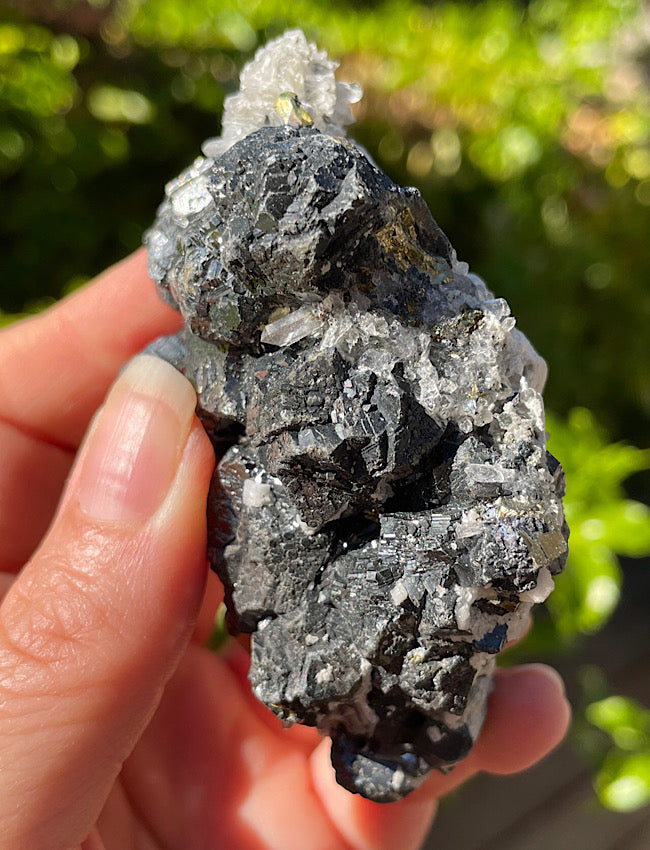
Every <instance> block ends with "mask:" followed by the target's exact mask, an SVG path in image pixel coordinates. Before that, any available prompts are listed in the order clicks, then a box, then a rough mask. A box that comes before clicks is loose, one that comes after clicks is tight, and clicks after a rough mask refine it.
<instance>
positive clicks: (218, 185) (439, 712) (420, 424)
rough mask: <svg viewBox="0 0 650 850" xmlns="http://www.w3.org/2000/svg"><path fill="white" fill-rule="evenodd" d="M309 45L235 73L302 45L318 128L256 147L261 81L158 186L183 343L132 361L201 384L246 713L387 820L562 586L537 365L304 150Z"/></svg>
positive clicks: (314, 134)
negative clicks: (303, 731) (556, 578)
mask: <svg viewBox="0 0 650 850" xmlns="http://www.w3.org/2000/svg"><path fill="white" fill-rule="evenodd" d="M301 38H302V41H301ZM287 39H289V40H288V41H287ZM303 42H304V38H303V37H302V36H300V37H299V36H298V34H296V33H291V34H289V35H288V36H285V37H284V41H283V39H279V40H278V41H277V42H275V43H274V44H273V45H270V46H269V47H267V48H266V54H264V52H263V51H262V53H261V54H258V57H256V59H255V61H254V63H253V64H255V62H257V63H258V66H259V68H261V69H262V70H261V71H260V73H263V74H264V75H265V76H264V80H265V82H264V85H265V86H266V82H267V76H268V68H269V67H270V65H272V64H273V61H275V62H276V63H278V62H284V63H285V64H286V62H287V61H288V60H287V55H288V54H287V50H289V49H290V48H291V49H294V50H295V45H296V44H299V45H300V48H301V50H303V53H300V51H298V54H299V55H297V57H296V55H292V59H293V61H294V66H292V67H291V69H290V70H291V74H292V75H293V76H292V81H293V88H294V89H298V88H301V91H300V92H299V94H300V101H299V104H298V106H296V104H295V103H294V102H293V101H291V103H292V104H293V105H292V109H291V110H285V111H286V112H287V115H289V113H291V114H294V112H295V109H298V108H300V109H303V108H304V109H305V110H306V111H307V112H308V113H309V114H310V115H311V114H312V113H313V114H314V115H315V116H316V119H315V120H314V121H313V126H306V125H307V124H308V122H306V121H290V122H289V124H288V125H286V126H271V122H267V123H269V126H261V125H262V124H263V123H265V121H266V120H267V118H268V113H269V110H272V109H273V108H274V105H275V104H276V102H277V99H278V97H280V95H282V94H283V93H284V94H286V91H285V90H286V89H287V88H288V86H287V85H286V80H284V79H281V80H279V81H278V86H280V87H281V88H280V89H279V90H277V91H274V90H273V89H272V87H271V88H269V87H268V86H266V88H264V86H261V84H260V86H261V88H260V91H262V89H263V92H264V93H265V97H266V100H265V101H264V102H263V103H262V104H261V106H260V105H259V104H257V107H259V108H258V111H259V113H260V115H261V114H264V115H266V116H267V118H266V119H264V120H261V119H259V117H258V124H257V126H258V129H253V128H251V127H250V126H248V125H246V130H247V132H246V133H243V131H241V129H237V128H235V129H234V130H233V129H232V127H231V128H230V130H229V129H228V126H227V125H226V127H225V129H224V134H223V137H222V140H221V142H220V143H216V142H214V141H213V142H211V144H210V145H209V146H208V147H207V149H206V150H207V151H208V153H210V154H211V155H210V156H207V157H205V158H201V159H199V160H197V162H196V163H195V164H194V165H193V166H192V167H191V168H190V169H188V170H187V171H186V172H185V173H184V174H182V175H181V176H180V177H179V178H177V179H176V180H175V181H173V182H172V183H171V184H170V185H169V186H168V188H167V196H166V199H165V201H164V203H163V204H162V206H161V208H160V210H159V213H158V218H157V220H156V223H155V224H154V226H153V227H152V229H151V230H150V231H149V233H148V234H147V238H146V242H147V245H148V248H149V264H150V272H151V275H152V277H153V278H154V279H155V281H156V283H157V284H158V287H159V289H160V292H161V293H162V295H163V297H165V298H166V299H167V300H168V301H170V302H171V303H172V304H173V305H174V306H176V307H177V309H179V310H180V311H181V313H182V314H183V316H184V319H185V323H186V328H185V330H183V331H182V332H181V333H179V334H178V335H177V336H175V337H170V338H166V339H162V340H159V341H158V342H156V343H155V344H154V345H153V346H152V349H151V350H152V351H154V352H156V353H157V354H159V355H160V356H161V357H164V358H165V359H167V360H168V361H170V362H171V363H173V364H174V365H176V366H177V367H178V368H179V369H180V370H181V371H182V372H183V373H184V374H185V375H187V377H188V378H189V379H190V380H191V381H192V383H193V384H194V386H195V387H196V390H197V394H198V399H199V408H198V410H199V414H200V416H201V417H202V419H203V421H204V423H205V425H206V427H207V430H208V433H209V434H210V436H211V438H212V440H213V442H214V445H215V447H216V449H217V452H218V455H219V456H220V458H221V459H220V461H219V463H218V466H217V469H216V472H215V476H214V480H213V484H212V489H211V494H210V504H209V519H210V522H209V526H210V529H209V534H210V538H209V556H210V560H211V562H212V565H213V567H214V568H215V569H216V570H217V572H218V574H219V576H220V577H221V579H222V581H223V583H224V585H225V588H226V600H227V605H228V614H227V622H228V625H229V628H230V629H231V631H233V632H248V633H251V635H252V662H251V668H250V679H251V682H252V685H253V689H254V691H255V693H256V694H257V696H258V697H259V699H260V700H262V701H263V702H265V703H266V704H267V705H268V706H269V708H270V709H271V710H272V711H274V712H275V713H276V714H277V715H278V716H279V717H281V718H282V719H283V720H285V721H286V722H288V723H294V722H301V723H306V724H310V725H314V726H316V727H317V728H318V729H319V730H320V731H321V732H322V733H324V734H327V735H329V736H331V738H332V744H333V746H332V761H333V764H334V766H335V768H336V772H337V778H338V781H339V782H340V783H341V784H342V785H343V786H345V787H346V788H348V789H349V790H351V791H356V792H359V793H361V794H363V795H364V796H366V797H369V798H371V799H373V800H379V801H389V800H395V799H398V798H400V797H402V796H404V795H405V794H407V793H408V792H409V791H411V790H412V789H413V788H415V787H417V785H418V784H419V783H420V782H421V781H422V779H423V778H424V777H425V776H426V775H427V773H428V772H429V771H430V770H431V769H432V768H442V769H447V768H449V767H450V766H451V765H453V764H454V763H455V762H456V761H458V760H459V759H461V758H463V756H465V755H466V754H467V752H468V751H469V749H470V748H471V746H472V743H473V741H474V740H475V738H476V736H477V734H478V732H479V730H480V726H481V723H482V720H483V716H484V712H485V703H486V697H487V695H488V693H489V690H490V683H491V674H492V671H493V669H494V663H495V657H496V654H497V653H498V652H499V650H500V649H502V648H503V646H504V645H505V643H506V642H507V641H509V640H512V639H514V638H516V637H517V636H518V635H520V634H521V632H522V630H523V629H524V628H525V626H526V622H527V617H528V613H529V611H530V609H531V607H532V605H533V603H535V602H539V601H542V600H543V599H545V598H546V596H547V595H548V594H549V592H550V591H551V589H552V587H553V580H552V576H553V575H554V574H555V573H557V572H559V571H560V570H561V569H562V567H563V565H564V562H565V559H566V538H567V536H568V532H567V529H566V525H565V523H564V519H563V513H562V505H561V497H562V495H563V486H564V485H563V476H562V470H561V467H560V466H559V464H558V463H557V461H555V460H554V459H553V458H552V457H551V456H550V455H549V454H548V453H547V452H546V435H545V431H544V412H543V405H542V399H541V395H540V392H541V390H542V386H543V383H544V379H545V373H546V369H545V365H544V362H543V361H542V360H541V359H540V358H539V356H538V355H537V354H536V353H535V352H534V350H533V349H532V347H531V345H530V343H529V342H528V341H527V340H526V338H525V337H524V336H523V335H522V334H521V333H520V332H519V331H518V330H517V329H516V328H515V320H514V319H513V318H512V316H511V315H510V310H509V308H508V305H507V303H506V302H505V301H504V300H503V299H501V298H495V297H494V296H493V295H492V293H490V292H489V291H488V289H487V288H486V286H485V284H484V283H483V281H481V280H480V279H479V278H478V277H476V276H475V275H473V274H470V273H469V270H468V268H467V265H466V264H464V263H460V262H458V261H457V260H456V256H455V253H454V251H453V249H452V248H451V246H450V244H449V242H448V240H447V238H446V237H445V236H444V234H443V233H442V232H441V230H440V229H439V228H438V226H437V225H436V223H435V221H434V220H433V218H432V217H431V214H430V213H429V211H428V209H427V207H426V205H425V204H424V202H423V201H422V199H421V197H420V195H419V194H418V192H417V191H416V190H414V189H404V188H402V187H399V186H397V185H395V184H394V183H393V182H392V181H391V180H390V179H389V178H388V177H387V176H386V175H385V174H383V173H382V172H381V171H379V170H378V169H377V168H376V167H375V166H374V165H373V164H372V163H371V162H370V161H369V159H368V157H367V156H366V155H365V153H364V152H363V151H362V150H361V149H360V148H358V147H357V146H356V145H355V144H354V143H352V142H351V141H349V140H348V139H346V138H344V137H342V136H340V135H339V136H337V135H331V134H327V133H325V132H321V130H322V129H323V126H325V129H327V126H328V124H327V120H326V119H327V115H325V116H323V114H322V112H318V110H315V109H314V106H313V104H312V103H306V102H305V92H308V93H310V97H311V99H312V100H315V95H314V94H313V92H314V91H317V90H318V80H316V81H315V80H314V79H313V75H314V64H315V65H316V67H317V69H318V68H321V72H322V73H321V77H322V79H321V84H322V85H324V86H325V87H326V88H327V89H328V91H334V89H333V87H332V80H333V67H329V66H327V67H326V68H325V70H324V71H322V67H321V66H319V65H318V62H315V60H313V55H316V56H319V55H320V54H317V53H316V54H314V51H315V48H313V46H310V45H307V48H308V50H307V53H305V49H307V48H305V45H306V42H304V44H303ZM292 45H293V47H292ZM303 48H304V49H303ZM309 50H311V51H312V53H309ZM260 56H261V59H260ZM305 56H306V57H307V58H305ZM310 57H312V58H311V59H310ZM296 63H297V66H296ZM310 63H311V64H310ZM283 67H284V66H283ZM323 67H324V66H323ZM285 70H286V69H285ZM301 74H302V77H301V76H300V75H301ZM310 74H311V75H312V76H311V77H309V75H310ZM328 75H329V76H328ZM307 77H309V79H307ZM245 79H246V85H247V86H248V88H249V89H250V88H251V86H253V88H254V81H252V80H251V74H250V73H248V74H247V75H246V74H245ZM301 80H302V82H301ZM296 81H297V82H296ZM267 88H268V89H269V90H268V92H267ZM258 94H259V92H258ZM339 94H340V93H339ZM342 96H344V98H346V97H347V99H348V100H349V99H350V98H349V91H348V90H343V92H342ZM236 97H239V98H240V100H239V101H238V102H237V104H236V105H237V110H238V111H237V114H238V116H239V117H240V118H241V115H243V114H245V115H246V116H247V120H249V121H254V120H255V116H254V114H253V113H254V108H253V107H255V106H256V104H255V103H252V105H251V109H250V110H249V111H247V110H246V109H245V104H244V105H242V104H243V101H242V100H241V97H242V94H240V95H237V96H236ZM332 103H334V101H332ZM345 105H347V100H345ZM333 108H334V107H332V109H333ZM337 109H338V111H339V113H340V112H341V108H340V104H339V107H337ZM292 110H293V111H292ZM310 110H311V111H310ZM231 111H232V110H231ZM337 114H338V113H337ZM251 115H252V116H253V117H251ZM238 120H239V119H238ZM279 123H280V122H279V121H278V124H279ZM330 124H332V125H333V124H334V122H333V121H330ZM319 125H321V126H320V128H319ZM239 126H240V125H237V127H239ZM337 129H338V132H342V131H341V130H340V128H337Z"/></svg>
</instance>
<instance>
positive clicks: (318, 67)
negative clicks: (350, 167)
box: [203, 30, 362, 157]
mask: <svg viewBox="0 0 650 850" xmlns="http://www.w3.org/2000/svg"><path fill="white" fill-rule="evenodd" d="M338 64H339V63H338V62H335V61H333V60H332V59H329V58H328V56H327V53H326V52H325V51H324V50H318V48H317V47H316V45H315V44H310V43H309V42H308V41H307V39H306V38H305V35H304V33H302V32H301V31H300V30H289V31H288V32H285V33H284V35H281V36H280V37H279V38H276V39H274V40H273V41H270V42H269V43H268V44H266V45H265V46H264V47H260V49H259V50H258V51H257V53H256V54H255V58H254V59H253V60H252V61H251V62H249V63H248V64H247V65H246V66H245V67H244V69H243V70H242V73H241V77H240V88H239V91H238V92H237V94H232V95H229V96H228V97H227V98H226V100H225V103H224V110H223V127H222V133H221V136H219V137H217V138H214V139H208V140H207V141H206V142H205V144H204V145H203V152H204V153H205V155H206V156H209V157H215V156H219V155H220V154H222V153H223V152H224V151H225V150H227V149H228V148H229V147H230V146H231V145H233V144H234V143H235V142H237V141H239V140H240V139H243V138H244V136H247V135H248V134H249V133H252V132H253V131H254V130H258V129H259V128H260V127H264V126H267V125H271V126H280V125H281V124H283V123H284V121H283V119H282V117H281V116H280V115H279V114H278V112H277V110H276V108H275V104H276V101H277V99H278V97H279V96H280V95H281V94H283V93H284V92H294V93H295V94H296V95H297V96H298V99H299V100H300V103H301V105H302V107H303V108H304V109H305V110H306V111H307V112H308V113H309V115H310V116H311V118H312V120H313V122H314V126H315V127H316V128H317V129H318V130H320V131H321V132H322V133H328V134H329V135H331V136H344V135H345V130H344V129H343V128H344V127H345V126H346V125H347V124H351V123H352V121H353V120H354V119H353V118H352V113H351V112H350V104H351V103H357V101H358V100H360V99H361V94H362V92H361V86H359V85H357V84H356V83H342V82H339V81H338V80H337V79H336V78H335V76H334V72H335V71H336V69H337V68H338Z"/></svg>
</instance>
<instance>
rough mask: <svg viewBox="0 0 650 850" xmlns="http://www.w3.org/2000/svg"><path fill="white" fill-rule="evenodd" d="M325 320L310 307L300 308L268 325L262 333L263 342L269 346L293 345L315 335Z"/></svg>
mask: <svg viewBox="0 0 650 850" xmlns="http://www.w3.org/2000/svg"><path fill="white" fill-rule="evenodd" d="M322 324H323V320H322V319H319V318H318V316H315V315H314V313H313V311H312V309H311V308H310V307H307V306H305V307H300V308H299V309H298V310H294V311H293V313H289V315H288V316H283V317H282V318H281V319H277V320H276V321H275V322H271V323H270V324H268V325H267V326H266V327H265V328H264V330H263V331H262V336H261V340H262V342H266V343H268V344H269V345H293V343H294V342H298V341H299V340H301V339H304V338H305V337H306V336H311V335H312V334H315V333H316V331H318V330H320V328H321V327H322Z"/></svg>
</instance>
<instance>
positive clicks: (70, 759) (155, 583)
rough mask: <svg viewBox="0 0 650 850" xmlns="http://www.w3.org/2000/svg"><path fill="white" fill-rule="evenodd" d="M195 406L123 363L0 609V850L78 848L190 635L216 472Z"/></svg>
mask: <svg viewBox="0 0 650 850" xmlns="http://www.w3.org/2000/svg"><path fill="white" fill-rule="evenodd" d="M195 403H196V397H195V394H194V391H193V389H192V387H191V386H190V384H189V383H188V382H187V381H186V379H185V378H183V377H182V376H181V375H180V374H179V373H178V372H176V371H175V370H174V369H173V368H172V367H171V366H169V365H168V364H166V363H164V362H162V361H160V360H157V359H156V358H153V357H147V356H141V357H138V358H136V360H134V361H133V362H132V363H131V364H130V365H129V366H128V367H127V369H126V370H125V371H124V373H123V374H122V376H121V377H120V378H119V380H118V381H117V383H116V384H115V385H114V387H113V389H112V390H111V392H110V393H109V395H108V397H107V399H106V402H105V404H104V406H103V407H102V408H101V410H100V412H99V413H98V415H97V417H96V419H95V421H94V423H93V425H92V426H91V430H90V432H89V435H88V436H87V437H86V441H85V443H84V445H83V447H82V449H81V451H80V454H79V458H78V460H77V463H76V465H75V468H74V470H73V472H72V475H71V477H70V480H69V482H68V486H67V488H66V491H65V493H64V496H63V500H62V502H61V505H60V507H59V511H58V514H57V517H56V519H55V521H54V524H53V526H52V527H51V529H50V531H49V533H48V535H47V537H46V538H45V540H44V541H43V543H42V544H41V547H40V549H39V550H38V551H37V552H36V554H35V555H34V557H33V558H32V560H31V561H30V562H29V563H28V564H27V566H26V567H25V568H24V570H23V572H22V573H21V574H20V576H19V577H18V578H17V580H16V581H15V582H14V584H13V586H12V588H11V590H10V591H9V592H8V594H7V596H6V597H5V599H4V601H3V603H2V606H1V607H0V835H2V836H3V847H7V848H11V850H22V848H29V850H41V848H42V850H58V848H69V847H70V846H73V845H78V844H79V843H80V842H81V841H83V839H84V838H85V837H86V836H87V835H88V834H89V833H90V831H91V828H92V825H93V823H94V821H95V819H96V818H97V816H98V814H99V812H100V810H101V808H102V805H103V803H104V801H105V799H106V797H107V795H108V793H109V791H110V788H111V786H112V784H113V782H114V780H115V778H116V776H117V775H118V773H119V771H120V768H121V765H122V762H123V761H124V759H125V758H126V757H127V756H128V755H129V753H130V752H131V750H132V749H133V747H134V745H135V743H136V742H137V740H138V738H139V736H140V735H141V733H142V731H143V730H144V728H145V726H146V725H147V723H148V721H149V719H150V718H151V716H152V714H153V712H154V711H155V709H156V706H157V705H158V702H159V700H160V697H161V694H162V690H163V687H164V685H165V683H166V681H167V680H168V678H169V677H170V675H171V673H172V672H173V670H174V669H175V667H176V665H177V663H178V660H179V658H180V655H181V653H182V651H183V650H184V648H185V646H186V644H187V641H188V640H189V636H190V633H191V629H192V624H193V620H194V618H195V617H196V613H197V610H198V607H199V604H200V600H201V596H202V592H203V587H204V582H205V502H206V495H207V488H208V482H209V478H210V473H211V470H212V465H213V454H212V449H211V447H210V444H209V441H208V439H207V437H206V435H205V433H204V431H203V429H202V428H201V426H200V424H199V422H198V420H197V419H196V417H195V415H194V406H195Z"/></svg>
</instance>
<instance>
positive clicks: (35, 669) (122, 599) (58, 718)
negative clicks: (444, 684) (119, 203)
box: [0, 252, 570, 850]
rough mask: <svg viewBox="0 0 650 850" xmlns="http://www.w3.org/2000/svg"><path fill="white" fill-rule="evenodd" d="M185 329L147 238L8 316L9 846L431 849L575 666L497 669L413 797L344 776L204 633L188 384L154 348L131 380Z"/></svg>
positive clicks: (522, 749) (230, 652)
mask: <svg viewBox="0 0 650 850" xmlns="http://www.w3.org/2000/svg"><path fill="white" fill-rule="evenodd" d="M179 326H180V318H179V316H178V315H177V314H176V313H175V312H174V311H172V310H171V309H170V308H168V307H166V306H165V305H163V304H162V303H161V302H160V301H159V300H158V299H157V297H156V295H155V292H154V288H153V285H152V284H151V282H150V281H149V279H148V277H147V274H146V261H145V257H144V254H143V252H138V253H137V254H135V255H133V256H132V257H130V258H129V259H127V260H125V261H124V262H123V263H121V264H119V265H117V266H115V267H114V268H112V269H110V270H109V271H108V272H106V273H105V274H104V275H102V276H101V277H99V278H98V279H97V280H96V281H94V282H93V283H92V284H90V285H88V286H87V287H85V288H84V289H83V290H80V291H78V292H77V293H75V294H73V295H72V296H70V297H68V298H67V299H65V300H63V301H62V302H60V303H59V304H58V305H56V306H55V307H53V308H52V309H50V310H49V311H47V312H45V313H43V314H41V315H39V316H36V317H34V318H30V319H28V320H26V321H24V322H20V323H17V324H16V325H13V326H11V327H9V328H7V329H5V330H3V331H2V332H1V333H0V445H1V446H2V451H1V453H0V544H1V545H0V598H2V604H1V605H0V835H1V836H2V847H3V850H72V848H75V849H77V850H78V848H82V850H102V848H103V849H104V850H154V848H160V850H163V848H164V850H217V849H218V850H396V848H400V850H416V848H417V847H419V846H420V844H421V842H422V840H423V838H424V836H425V835H426V833H427V831H428V829H429V826H430V823H431V819H432V817H433V815H434V812H435V808H436V800H437V798H438V797H439V796H440V795H442V794H444V793H445V792H447V791H449V790H450V789H452V788H454V787H455V786H457V785H458V784H459V783H461V782H462V781H464V780H466V779H467V778H468V777H470V776H472V775H473V774H475V773H477V772H479V771H488V772H492V773H500V774H506V773H513V772H516V771H519V770H522V769H524V768H526V767H528V766H529V765H531V764H533V763H534V762H536V761H537V760H539V759H540V758H542V757H543V756H544V755H545V754H546V753H547V752H549V750H551V749H552V748H553V747H554V746H555V745H556V744H557V743H558V742H559V741H560V740H561V738H562V737H563V735H564V733H565V731H566V728H567V725H568V722H569V713H570V711H569V706H568V703H567V701H566V698H565V696H564V691H563V687H562V683H561V680H560V679H559V677H558V676H557V674H555V673H554V671H552V670H550V669H549V668H547V667H543V666H541V665H527V666H523V667H518V668H512V669H508V670H503V671H500V672H499V673H498V674H497V676H496V679H495V686H494V690H493V692H492V694H491V697H490V702H489V711H488V716H487V719H486V722H485V725H484V728H483V731H482V733H481V736H480V738H479V740H478V742H477V744H476V746H475V747H474V749H473V750H472V753H471V754H470V755H469V756H468V758H467V759H466V760H465V761H463V762H462V763H461V764H459V765H458V766H457V767H456V768H455V769H454V770H453V771H452V772H451V773H450V774H449V775H446V776H443V775H442V774H434V775H433V776H432V777H431V778H430V779H429V780H428V781H427V782H426V783H424V785H423V786H422V787H421V788H420V789H418V791H416V792H415V793H413V794H411V795H410V796H409V797H407V798H406V799H404V800H402V801H400V802H398V803H392V804H389V805H381V804H377V803H372V802H370V801H368V800H364V799H362V798H361V797H359V796H356V795H352V794H349V793H348V792H347V791H345V790H343V789H342V788H340V787H339V786H338V785H336V783H335V781H334V777H333V771H332V768H331V767H330V764H329V746H328V741H327V740H321V739H320V738H319V737H318V735H317V734H316V733H315V731H314V730H312V729H306V728H302V727H294V728H292V729H289V730H285V729H283V728H282V727H281V725H280V723H279V721H277V719H276V718H275V717H274V716H273V715H272V714H271V713H270V712H269V711H267V710H266V709H265V708H264V707H263V706H262V705H260V704H259V703H258V702H257V700H256V699H255V698H254V697H253V696H252V694H251V693H250V690H249V687H248V684H247V680H246V667H247V655H246V653H245V651H244V650H243V649H242V648H241V647H240V646H239V645H238V644H237V643H235V642H231V643H230V644H229V645H228V647H227V649H226V650H225V651H224V652H222V653H220V654H214V653H212V652H210V651H208V650H207V649H206V648H205V647H204V643H205V640H206V637H207V635H208V633H209V631H210V628H211V623H212V619H213V616H214V612H215V610H216V607H217V605H218V604H219V601H220V599H221V591H220V587H219V585H218V582H217V580H216V579H215V578H214V577H213V576H212V575H208V571H207V568H206V562H205V502H206V495H207V489H208V483H209V479H210V475H211V472H212V468H213V464H214V457H213V453H212V449H211V446H210V444H209V441H208V439H207V437H206V435H205V433H204V431H203V429H202V428H201V426H200V424H199V422H198V420H197V418H196V416H195V413H194V406H195V395H194V391H193V389H192V388H191V386H190V384H189V383H188V382H187V381H186V379H185V378H183V377H182V376H181V375H179V373H177V372H175V370H173V369H172V367H171V366H169V365H167V364H165V363H162V362H160V361H157V360H156V359H154V358H151V357H146V356H145V357H140V358H136V359H135V360H134V361H133V363H131V364H130V365H129V366H127V367H126V369H124V370H123V371H122V373H121V376H120V377H119V378H118V379H117V381H116V378H117V376H118V373H119V372H120V370H121V369H123V367H124V364H125V363H126V362H127V361H129V360H130V359H131V358H133V357H134V356H135V355H136V354H137V353H138V352H139V351H140V350H141V349H142V348H143V347H144V346H145V345H146V344H147V343H148V342H149V341H150V340H152V339H154V338H155V337H157V336H159V335H161V334H167V333H174V332H175V331H176V330H177V329H178V328H179ZM111 386H112V388H111ZM84 435H85V436H84Z"/></svg>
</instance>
